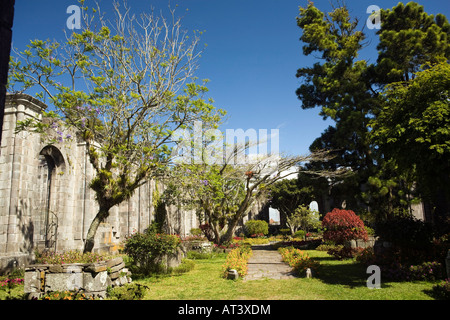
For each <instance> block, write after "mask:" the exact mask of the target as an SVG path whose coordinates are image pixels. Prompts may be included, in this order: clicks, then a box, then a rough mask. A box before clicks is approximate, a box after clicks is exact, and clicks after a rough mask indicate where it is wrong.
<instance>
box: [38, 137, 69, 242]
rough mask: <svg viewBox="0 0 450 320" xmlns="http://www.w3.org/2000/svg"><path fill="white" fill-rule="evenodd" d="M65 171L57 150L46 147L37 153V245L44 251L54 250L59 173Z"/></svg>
mask: <svg viewBox="0 0 450 320" xmlns="http://www.w3.org/2000/svg"><path fill="white" fill-rule="evenodd" d="M64 170H65V162H64V157H63V155H62V154H61V152H60V151H59V150H58V148H56V147H54V146H46V147H44V148H43V149H42V150H41V152H40V153H39V168H38V171H39V174H38V180H39V181H38V186H39V203H40V204H39V207H40V210H39V211H40V216H39V222H40V227H39V231H38V232H39V244H38V246H39V247H41V248H45V249H52V250H55V249H56V242H57V234H58V211H59V207H60V204H59V202H60V199H59V194H58V193H59V190H60V189H61V178H60V173H61V172H64Z"/></svg>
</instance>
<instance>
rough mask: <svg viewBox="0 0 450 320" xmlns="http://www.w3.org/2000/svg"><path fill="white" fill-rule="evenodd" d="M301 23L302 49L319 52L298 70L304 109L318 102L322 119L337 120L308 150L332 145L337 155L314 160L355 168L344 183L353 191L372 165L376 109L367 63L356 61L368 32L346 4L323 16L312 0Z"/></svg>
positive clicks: (331, 166)
mask: <svg viewBox="0 0 450 320" xmlns="http://www.w3.org/2000/svg"><path fill="white" fill-rule="evenodd" d="M297 24H298V26H299V27H300V28H301V29H302V36H301V38H300V39H301V40H302V41H303V43H304V46H303V53H304V54H305V55H310V54H313V53H315V54H319V56H318V58H319V59H320V60H321V63H319V62H317V63H315V64H314V65H313V66H312V67H304V68H300V69H299V70H298V71H297V77H298V78H299V79H301V81H302V84H301V86H300V87H299V88H298V89H297V91H296V93H297V96H298V98H299V99H300V100H301V101H302V108H303V109H309V108H314V107H320V108H321V112H320V114H321V115H322V116H323V117H324V118H331V119H333V120H334V121H335V122H336V125H335V126H330V127H329V128H328V129H327V130H326V131H325V132H324V133H323V135H322V136H321V137H320V138H318V139H317V140H316V141H314V143H313V144H312V145H311V147H310V150H311V151H313V150H315V149H327V150H333V151H334V154H335V156H336V157H335V158H334V159H333V160H331V161H330V162H327V163H326V164H320V163H316V165H317V166H318V167H319V168H320V167H323V166H327V167H328V168H326V169H328V170H336V169H338V168H341V167H344V168H351V170H352V171H353V172H355V173H357V174H356V175H353V177H347V179H345V182H347V187H349V188H350V189H352V190H354V191H355V190H357V189H359V188H360V187H361V185H362V184H363V183H365V181H367V178H368V176H370V174H371V172H372V170H373V167H374V159H373V156H372V152H371V144H370V140H369V139H368V135H367V133H368V129H367V124H368V123H369V120H370V118H371V116H372V114H373V110H374V109H376V108H378V100H377V99H376V98H375V97H376V92H374V91H373V89H372V86H371V83H370V77H369V76H368V72H369V68H368V65H367V63H366V61H364V60H358V53H359V50H360V49H361V48H362V47H363V44H364V39H365V35H364V34H363V32H362V31H359V30H357V26H358V20H357V19H351V17H350V15H349V12H348V10H347V9H346V8H345V7H339V8H335V9H334V10H333V11H332V12H330V13H329V14H328V15H325V14H324V13H323V12H321V11H320V10H319V9H317V8H316V7H315V6H314V4H313V3H312V2H310V3H309V4H308V6H307V7H306V8H300V14H299V17H298V18H297ZM353 194H355V195H356V194H357V193H355V192H353Z"/></svg>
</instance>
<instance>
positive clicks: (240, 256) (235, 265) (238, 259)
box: [222, 247, 253, 278]
mask: <svg viewBox="0 0 450 320" xmlns="http://www.w3.org/2000/svg"><path fill="white" fill-rule="evenodd" d="M252 254H253V252H252V250H251V249H250V248H249V247H239V248H235V249H233V250H231V251H230V252H229V253H228V255H227V259H226V261H225V264H224V265H223V266H222V271H223V276H224V277H225V278H226V277H227V274H228V270H231V269H234V270H236V271H237V273H238V274H239V276H240V277H244V276H246V275H247V272H248V260H249V259H250V257H251V256H252Z"/></svg>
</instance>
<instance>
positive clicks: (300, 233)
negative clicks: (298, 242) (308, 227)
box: [294, 230, 306, 240]
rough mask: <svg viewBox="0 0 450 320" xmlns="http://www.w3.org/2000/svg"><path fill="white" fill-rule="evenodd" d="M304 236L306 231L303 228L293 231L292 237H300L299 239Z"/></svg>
mask: <svg viewBox="0 0 450 320" xmlns="http://www.w3.org/2000/svg"><path fill="white" fill-rule="evenodd" d="M305 236H306V231H304V230H298V231H296V232H295V233H294V238H300V239H302V240H303V239H305Z"/></svg>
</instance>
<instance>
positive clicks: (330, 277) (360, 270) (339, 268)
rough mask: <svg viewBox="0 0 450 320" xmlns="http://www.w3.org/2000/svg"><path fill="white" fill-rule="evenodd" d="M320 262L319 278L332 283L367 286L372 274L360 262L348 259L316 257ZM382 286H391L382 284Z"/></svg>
mask: <svg viewBox="0 0 450 320" xmlns="http://www.w3.org/2000/svg"><path fill="white" fill-rule="evenodd" d="M314 260H316V261H318V262H320V269H319V273H318V275H317V278H318V279H320V280H321V281H322V282H324V283H326V284H330V285H343V286H348V287H350V288H357V287H366V286H367V279H368V278H369V277H370V276H371V274H369V273H366V267H365V266H363V265H362V264H359V263H351V262H349V261H346V260H342V261H341V260H336V259H335V258H333V257H316V258H314ZM381 287H382V288H387V287H390V285H387V284H383V283H382V284H381Z"/></svg>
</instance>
